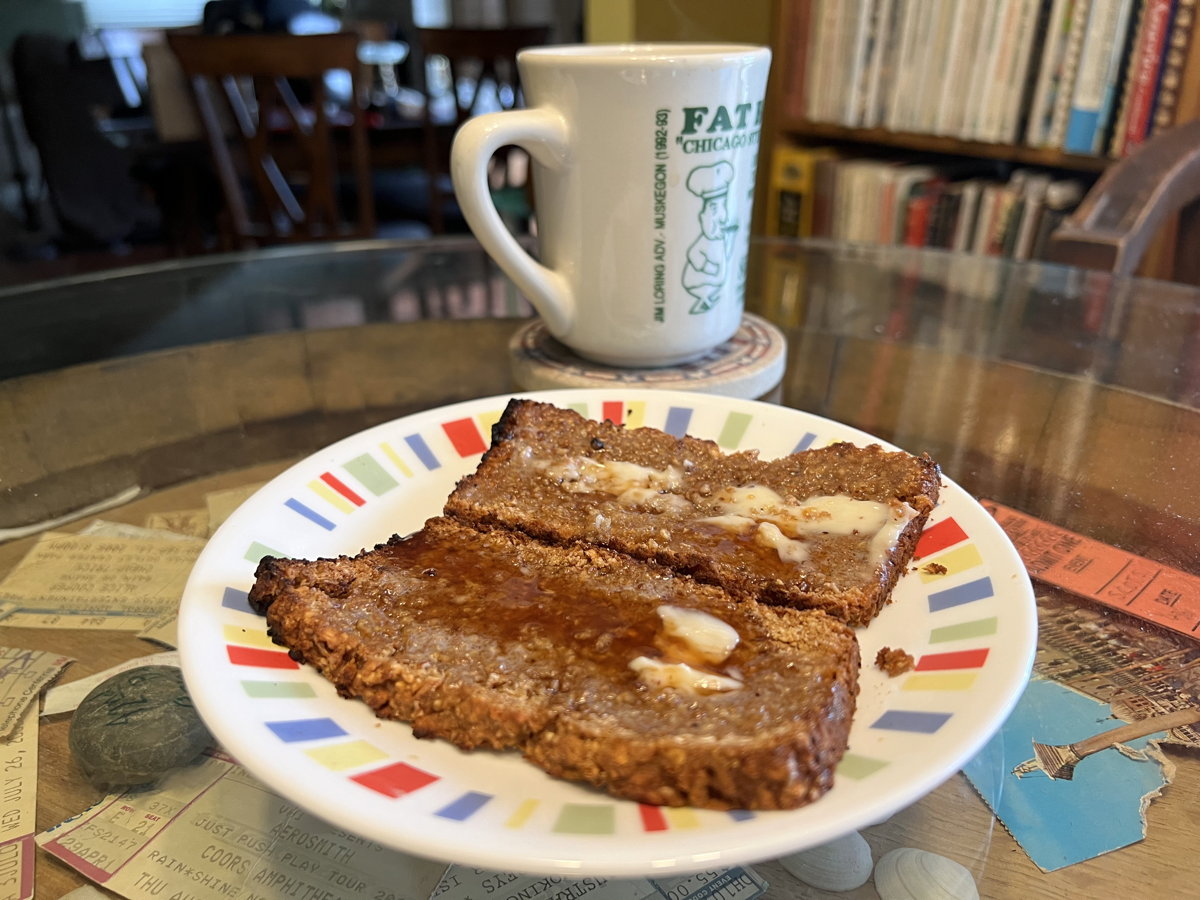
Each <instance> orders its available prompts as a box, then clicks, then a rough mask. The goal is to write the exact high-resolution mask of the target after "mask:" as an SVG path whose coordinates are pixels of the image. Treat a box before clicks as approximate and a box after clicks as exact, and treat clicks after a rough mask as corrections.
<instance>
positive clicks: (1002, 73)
mask: <svg viewBox="0 0 1200 900" xmlns="http://www.w3.org/2000/svg"><path fill="white" fill-rule="evenodd" d="M999 6H1000V10H999V13H998V18H997V20H996V28H997V32H998V34H997V36H996V39H995V40H994V41H993V42H992V47H991V53H990V54H989V56H988V61H987V64H986V69H985V76H984V77H985V78H986V81H987V84H986V86H985V87H984V89H983V94H982V96H981V99H980V101H979V103H980V110H979V114H978V116H977V117H976V118H975V123H974V128H973V129H972V131H971V133H970V134H969V135H968V136H969V137H971V138H974V139H975V140H977V141H989V142H992V143H995V142H996V141H997V140H998V135H999V131H1000V119H1001V117H1002V116H1003V114H1004V107H1005V103H1006V97H1007V94H1008V92H1009V91H1010V90H1011V88H1012V85H1011V84H1010V83H1009V82H1010V79H1011V78H1012V65H1013V57H1014V51H1015V49H1016V41H1017V23H1018V20H1019V19H1020V17H1021V15H1022V13H1023V9H1024V6H1025V0H1000V3H999Z"/></svg>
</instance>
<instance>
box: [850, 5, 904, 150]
mask: <svg viewBox="0 0 1200 900" xmlns="http://www.w3.org/2000/svg"><path fill="white" fill-rule="evenodd" d="M877 9H878V20H879V24H878V28H877V30H876V35H875V41H874V43H873V44H872V45H871V54H870V61H869V63H868V74H867V94H866V97H865V98H864V101H863V113H862V121H861V122H860V124H861V125H862V127H863V128H875V127H877V126H878V125H879V124H880V123H881V122H882V121H883V117H884V113H885V107H886V105H887V98H888V97H889V96H890V90H889V88H890V85H891V83H892V79H893V77H894V70H895V66H896V54H897V53H898V51H899V45H900V40H899V36H900V20H901V17H902V16H903V12H904V3H903V0H878V4H877Z"/></svg>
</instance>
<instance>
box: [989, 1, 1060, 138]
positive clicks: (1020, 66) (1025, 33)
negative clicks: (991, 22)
mask: <svg viewBox="0 0 1200 900" xmlns="http://www.w3.org/2000/svg"><path fill="white" fill-rule="evenodd" d="M1048 16H1049V7H1047V6H1046V4H1045V3H1043V2H1041V0H1025V7H1024V9H1023V10H1022V16H1021V18H1020V21H1019V22H1018V25H1017V29H1018V30H1017V46H1016V51H1015V54H1014V59H1013V67H1012V80H1011V84H1010V90H1009V93H1008V98H1007V101H1006V104H1005V108H1004V114H1003V116H1002V118H1001V120H1000V131H999V135H998V140H999V141H1000V142H1001V143H1005V144H1012V143H1015V142H1016V140H1017V137H1018V135H1019V134H1020V132H1021V129H1022V127H1023V125H1024V121H1023V120H1024V118H1025V116H1026V115H1027V114H1028V109H1029V103H1030V98H1031V97H1032V95H1033V82H1034V78H1035V76H1036V72H1035V69H1034V66H1033V57H1034V50H1035V48H1037V47H1040V46H1041V45H1042V43H1043V41H1044V40H1045V36H1046V28H1047V21H1048Z"/></svg>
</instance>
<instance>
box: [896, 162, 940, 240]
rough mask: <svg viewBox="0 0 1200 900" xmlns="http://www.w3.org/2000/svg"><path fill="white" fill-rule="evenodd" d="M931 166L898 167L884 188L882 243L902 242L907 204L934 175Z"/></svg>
mask: <svg viewBox="0 0 1200 900" xmlns="http://www.w3.org/2000/svg"><path fill="white" fill-rule="evenodd" d="M936 174H937V173H936V172H935V170H934V169H933V167H932V166H921V165H909V166H901V167H899V168H898V169H897V170H896V171H895V173H894V176H893V178H892V182H891V184H890V185H888V187H887V189H886V190H885V194H884V196H885V200H884V203H883V227H884V228H885V229H886V232H885V234H886V238H885V239H884V243H887V244H901V243H904V236H905V232H906V229H907V224H908V204H909V202H910V201H911V200H912V198H913V196H914V194H916V193H917V192H918V191H920V189H921V186H922V185H924V184H925V183H926V182H928V181H931V180H932V179H933V178H934V177H936Z"/></svg>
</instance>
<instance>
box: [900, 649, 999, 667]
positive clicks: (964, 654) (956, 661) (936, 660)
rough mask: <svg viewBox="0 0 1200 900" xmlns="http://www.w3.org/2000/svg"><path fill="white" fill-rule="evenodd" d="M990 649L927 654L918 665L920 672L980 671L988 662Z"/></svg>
mask: <svg viewBox="0 0 1200 900" xmlns="http://www.w3.org/2000/svg"><path fill="white" fill-rule="evenodd" d="M987 657H988V648H987V647H981V648H980V649H978V650H958V651H956V652H954V653H926V654H925V655H924V656H922V657H921V661H920V662H918V663H917V666H916V669H917V671H918V672H936V671H939V670H941V669H979V668H982V667H983V664H984V663H985V662H987Z"/></svg>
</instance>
